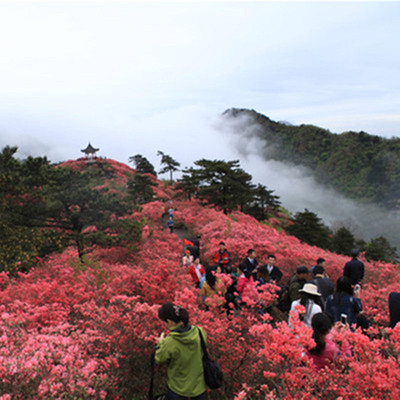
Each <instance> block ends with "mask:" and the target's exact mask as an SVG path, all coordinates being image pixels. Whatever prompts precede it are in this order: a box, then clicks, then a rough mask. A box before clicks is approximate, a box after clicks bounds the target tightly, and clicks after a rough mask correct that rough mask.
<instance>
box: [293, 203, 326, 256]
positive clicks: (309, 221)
mask: <svg viewBox="0 0 400 400" xmlns="http://www.w3.org/2000/svg"><path fill="white" fill-rule="evenodd" d="M286 231H287V232H288V233H289V234H291V235H294V236H296V237H297V238H298V239H300V240H301V241H302V242H306V243H308V244H310V245H312V246H318V247H321V248H322V249H330V248H331V247H332V239H331V231H330V230H329V228H328V227H327V226H325V225H324V224H323V222H322V220H321V218H319V217H318V215H317V214H315V213H313V212H312V211H309V210H307V209H305V210H304V211H303V212H298V213H296V215H295V216H294V218H292V225H289V226H288V227H287V228H286Z"/></svg>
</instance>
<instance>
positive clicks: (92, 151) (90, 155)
mask: <svg viewBox="0 0 400 400" xmlns="http://www.w3.org/2000/svg"><path fill="white" fill-rule="evenodd" d="M99 150H100V149H96V148H94V147H93V146H92V145H91V144H90V142H89V144H88V146H87V147H86V149H83V150H81V152H82V153H85V154H86V158H87V159H89V160H93V159H94V158H96V152H97V151H99Z"/></svg>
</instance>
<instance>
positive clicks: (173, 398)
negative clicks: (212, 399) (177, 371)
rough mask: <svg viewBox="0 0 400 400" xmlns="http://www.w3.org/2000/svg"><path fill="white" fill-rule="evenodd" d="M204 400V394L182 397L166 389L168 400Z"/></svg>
mask: <svg viewBox="0 0 400 400" xmlns="http://www.w3.org/2000/svg"><path fill="white" fill-rule="evenodd" d="M189 399H190V400H205V399H206V392H204V393H203V394H201V395H200V396H196V397H183V396H180V395H179V394H176V393H174V392H173V391H172V390H171V389H168V400H189Z"/></svg>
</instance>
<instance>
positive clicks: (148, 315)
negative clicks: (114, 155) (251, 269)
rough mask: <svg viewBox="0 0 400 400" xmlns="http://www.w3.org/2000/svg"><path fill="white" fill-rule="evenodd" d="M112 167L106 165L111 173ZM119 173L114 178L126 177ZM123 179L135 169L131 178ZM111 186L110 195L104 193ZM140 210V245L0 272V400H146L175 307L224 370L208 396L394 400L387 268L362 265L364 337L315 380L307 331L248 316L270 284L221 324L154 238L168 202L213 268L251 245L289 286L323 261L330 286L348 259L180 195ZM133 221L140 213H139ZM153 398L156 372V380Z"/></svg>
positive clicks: (395, 286) (174, 250)
mask: <svg viewBox="0 0 400 400" xmlns="http://www.w3.org/2000/svg"><path fill="white" fill-rule="evenodd" d="M117 164H118V163H115V162H114V164H113V167H114V168H119V167H118V165H117ZM129 170H130V169H129V167H127V169H126V170H124V171H122V172H121V179H122V176H123V175H126V174H127V173H129ZM131 171H132V172H133V170H131ZM113 187H114V186H113ZM156 195H157V199H155V201H154V202H151V203H148V204H145V205H144V206H143V209H142V211H141V212H136V213H135V215H134V217H135V218H143V220H145V222H146V226H145V228H144V230H143V235H142V241H141V244H140V248H139V250H138V251H137V252H135V253H130V252H129V250H127V249H124V248H118V247H115V248H109V249H102V248H93V249H92V250H91V252H90V254H89V255H88V257H87V259H86V261H85V263H84V264H81V263H80V262H79V261H78V258H77V254H76V252H75V250H74V249H72V248H70V249H67V250H66V251H65V252H63V253H62V254H57V255H53V256H51V257H49V258H48V259H46V260H43V261H42V262H41V264H40V265H38V266H37V267H36V268H35V269H34V270H31V271H30V272H29V273H28V274H20V276H19V277H18V278H17V279H14V280H11V279H10V278H9V277H8V275H7V274H6V273H2V274H0V288H1V290H0V296H1V305H0V378H1V381H0V399H1V400H6V399H16V400H19V399H21V400H22V399H24V400H25V399H71V400H72V399H130V400H131V399H134V400H140V399H146V398H147V397H146V396H147V394H146V390H147V387H148V383H149V377H150V362H149V357H150V354H151V352H152V351H153V349H154V344H155V338H156V337H157V336H158V335H159V334H160V332H161V331H162V326H161V324H160V323H159V321H158V319H157V310H158V307H159V305H160V304H161V303H163V302H165V301H174V302H176V303H178V304H181V305H183V306H184V307H186V308H187V309H188V310H189V313H190V318H191V323H193V324H199V325H201V326H203V327H204V329H205V331H206V332H207V334H208V340H209V347H210V352H211V354H212V356H213V357H215V358H216V359H218V361H219V363H220V364H221V366H222V368H223V370H224V373H225V383H224V387H223V388H222V389H220V390H218V391H213V392H210V394H209V398H210V399H222V400H223V399H228V400H233V399H235V400H239V399H249V400H250V399H310V400H311V399H343V400H344V399H356V400H358V399H359V400H362V399H386V398H388V399H389V398H390V399H392V398H393V399H397V398H400V384H399V382H400V365H399V358H398V355H399V351H400V326H398V327H397V328H395V329H393V330H391V329H388V328H384V327H385V326H387V324H388V306H387V299H388V294H389V293H390V292H391V291H394V290H395V291H400V279H399V277H400V275H399V271H398V269H397V267H396V266H394V265H391V264H384V263H367V262H366V263H365V264H366V276H365V280H364V283H365V284H364V285H363V290H362V302H363V305H364V309H365V313H366V315H367V316H368V317H369V318H370V319H371V320H372V321H373V323H374V324H373V328H371V330H370V333H369V336H366V335H363V334H361V333H360V332H345V333H340V334H337V338H336V339H337V340H338V342H339V343H340V342H341V341H343V340H344V339H345V338H346V339H347V340H348V341H349V342H350V343H351V346H352V350H353V356H352V357H351V358H350V359H349V360H346V361H345V362H342V363H340V364H338V365H337V366H336V367H335V368H333V369H329V370H328V369H327V370H323V371H321V372H320V373H315V372H314V370H313V368H312V366H311V365H310V361H309V360H308V359H307V357H305V356H304V349H305V348H306V347H307V346H312V343H313V341H312V339H311V336H312V335H311V331H310V329H308V328H305V327H303V326H302V324H301V323H300V322H299V321H294V323H293V328H292V329H291V330H290V329H289V328H288V326H287V324H286V323H285V322H280V323H274V324H272V323H271V321H270V320H269V318H268V317H262V316H261V315H260V314H259V313H258V312H257V310H258V304H259V302H260V301H262V302H263V303H264V304H269V303H271V302H273V301H274V299H275V298H276V295H275V286H274V285H266V287H265V288H264V289H263V291H262V292H261V293H258V292H251V291H250V292H249V293H248V294H247V304H248V306H247V307H246V308H244V309H243V310H242V311H241V313H240V314H239V315H237V316H235V317H232V316H231V317H227V315H226V313H225V312H224V311H221V310H220V309H219V308H218V304H219V301H218V299H214V300H212V301H210V303H209V308H208V310H206V309H205V307H204V305H203V302H202V299H201V296H200V294H199V291H198V290H196V289H194V288H193V285H192V282H191V279H190V277H189V276H188V275H187V273H186V271H185V270H184V269H183V268H182V267H181V265H180V263H181V257H182V244H181V242H180V240H179V239H178V237H177V236H176V235H171V234H170V233H169V232H168V231H167V230H166V229H163V227H162V224H161V217H162V215H163V213H164V212H165V210H167V209H168V208H169V203H168V201H169V200H170V199H171V198H172V197H173V196H176V197H175V198H174V200H173V201H174V203H173V204H174V208H175V209H176V210H177V211H175V213H174V218H175V221H176V222H179V223H182V224H183V225H185V226H186V227H187V228H188V229H189V230H190V231H191V232H193V233H199V234H201V235H202V239H201V244H202V256H203V259H204V261H206V262H211V260H212V255H213V253H214V251H215V250H216V248H217V245H218V242H219V241H220V240H224V241H225V242H226V244H227V248H228V249H229V251H230V252H231V253H232V256H233V258H234V260H235V262H238V261H239V260H241V259H242V258H244V257H245V254H246V251H247V249H248V248H255V249H256V251H257V256H258V258H259V260H260V261H266V256H267V255H268V254H269V253H274V254H275V255H276V256H277V264H278V265H279V266H280V268H281V269H282V271H283V272H284V278H283V280H284V281H286V280H288V279H289V277H290V276H291V274H292V273H293V272H294V270H295V268H296V267H297V266H298V265H301V264H305V265H307V266H311V265H314V263H315V260H316V259H317V258H318V257H323V258H325V259H326V260H327V272H328V274H329V275H330V276H331V278H332V279H334V280H335V279H336V278H337V277H338V276H340V274H341V272H342V270H343V266H344V263H345V262H346V261H347V258H346V257H343V256H338V255H336V254H333V253H329V252H327V251H323V250H320V249H318V248H315V247H311V246H308V245H305V244H302V243H300V242H299V241H298V240H297V239H296V238H294V237H291V236H288V235H286V234H285V233H284V232H280V231H279V229H278V228H279V226H275V225H277V224H275V223H274V224H273V225H274V226H270V225H268V224H261V223H259V222H257V221H256V220H255V219H254V218H252V217H250V216H248V215H245V214H242V213H240V212H234V213H233V214H231V215H229V216H226V215H224V214H223V213H222V212H221V211H218V210H215V209H213V208H210V207H203V206H201V205H200V204H199V203H197V202H196V201H191V202H188V201H183V200H180V197H179V193H175V192H174V190H172V189H171V188H167V189H165V188H164V186H163V184H162V183H159V186H158V187H157V188H156ZM138 214H140V215H138ZM157 376H159V377H160V378H158V379H157V382H158V385H157V390H158V391H159V392H161V391H162V390H163V387H162V385H163V383H164V382H165V380H163V379H162V378H161V376H163V370H162V369H161V370H158V371H157Z"/></svg>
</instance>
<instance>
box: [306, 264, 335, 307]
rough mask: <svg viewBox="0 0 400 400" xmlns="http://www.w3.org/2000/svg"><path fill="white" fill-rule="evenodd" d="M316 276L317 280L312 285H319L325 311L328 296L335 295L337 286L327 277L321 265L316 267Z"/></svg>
mask: <svg viewBox="0 0 400 400" xmlns="http://www.w3.org/2000/svg"><path fill="white" fill-rule="evenodd" d="M314 276H315V278H314V279H313V280H312V281H311V283H314V284H315V285H317V287H318V292H319V293H321V296H322V299H321V300H322V304H323V306H324V309H325V304H326V300H327V299H328V296H330V295H331V294H333V292H334V291H335V286H334V284H333V282H332V281H331V280H330V279H329V278H328V277H327V276H325V270H324V267H322V266H321V265H316V266H315V267H314Z"/></svg>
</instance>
